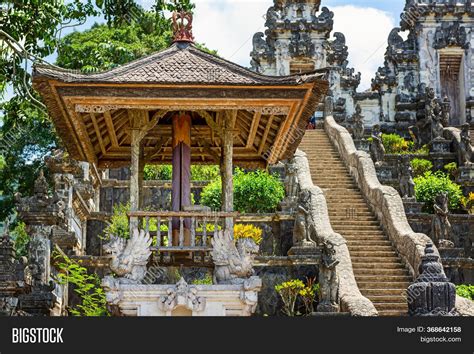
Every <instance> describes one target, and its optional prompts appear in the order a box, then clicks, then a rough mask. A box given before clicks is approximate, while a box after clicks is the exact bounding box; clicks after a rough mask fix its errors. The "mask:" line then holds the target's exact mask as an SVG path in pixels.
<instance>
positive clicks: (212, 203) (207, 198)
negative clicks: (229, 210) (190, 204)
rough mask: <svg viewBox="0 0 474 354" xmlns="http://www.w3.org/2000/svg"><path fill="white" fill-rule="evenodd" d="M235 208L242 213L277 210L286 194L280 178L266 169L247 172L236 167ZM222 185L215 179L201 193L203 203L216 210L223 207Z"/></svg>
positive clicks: (218, 179)
mask: <svg viewBox="0 0 474 354" xmlns="http://www.w3.org/2000/svg"><path fill="white" fill-rule="evenodd" d="M233 178H234V209H235V210H237V211H239V212H241V213H266V212H273V211H275V210H276V208H277V206H278V203H280V202H281V200H282V199H283V197H284V196H285V190H284V188H283V185H282V183H281V182H280V180H279V179H278V178H277V177H276V176H273V175H270V174H269V173H267V172H264V171H259V170H257V171H253V172H248V173H245V172H244V171H242V170H240V169H236V172H235V175H234V177H233ZM221 189H222V187H221V180H220V178H217V179H215V180H214V181H212V182H211V183H210V184H208V185H207V186H206V187H204V189H203V191H202V193H201V203H202V204H204V205H207V206H209V207H211V208H212V209H214V210H220V208H221V195H222V190H221Z"/></svg>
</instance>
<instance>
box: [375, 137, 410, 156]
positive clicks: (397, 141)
mask: <svg viewBox="0 0 474 354" xmlns="http://www.w3.org/2000/svg"><path fill="white" fill-rule="evenodd" d="M382 142H383V146H384V147H385V151H386V153H387V154H400V153H403V152H407V151H409V150H410V149H412V148H413V143H412V142H410V141H407V140H405V139H404V138H403V137H401V136H400V135H398V134H382Z"/></svg>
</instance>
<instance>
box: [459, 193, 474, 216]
mask: <svg viewBox="0 0 474 354" xmlns="http://www.w3.org/2000/svg"><path fill="white" fill-rule="evenodd" d="M462 205H463V206H464V208H466V210H467V211H468V212H469V214H473V213H474V192H471V193H469V195H468V196H467V197H463V198H462Z"/></svg>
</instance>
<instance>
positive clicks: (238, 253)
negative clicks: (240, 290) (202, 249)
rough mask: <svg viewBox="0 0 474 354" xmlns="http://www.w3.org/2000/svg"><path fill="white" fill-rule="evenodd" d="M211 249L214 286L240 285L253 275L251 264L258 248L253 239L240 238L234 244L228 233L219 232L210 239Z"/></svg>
mask: <svg viewBox="0 0 474 354" xmlns="http://www.w3.org/2000/svg"><path fill="white" fill-rule="evenodd" d="M212 247H213V250H212V251H211V257H212V260H213V261H214V264H215V268H214V276H213V282H214V284H242V283H244V281H245V280H246V279H247V278H249V277H250V276H252V275H253V274H254V270H253V267H252V263H253V260H254V258H255V255H256V254H257V253H258V246H257V245H256V243H255V241H254V240H253V239H250V238H241V239H239V240H238V241H237V244H236V243H235V242H234V240H233V239H232V237H231V235H230V232H226V231H220V232H219V233H218V234H217V236H215V237H214V238H213V239H212Z"/></svg>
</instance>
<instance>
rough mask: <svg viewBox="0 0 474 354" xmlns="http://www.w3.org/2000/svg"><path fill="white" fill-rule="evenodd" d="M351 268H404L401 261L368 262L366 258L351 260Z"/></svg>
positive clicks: (357, 269) (356, 269)
mask: <svg viewBox="0 0 474 354" xmlns="http://www.w3.org/2000/svg"><path fill="white" fill-rule="evenodd" d="M352 268H353V269H354V271H357V272H359V270H361V269H362V270H365V269H380V270H383V269H403V270H404V269H405V267H403V265H402V264H401V263H396V262H388V263H385V262H382V263H380V262H369V261H367V260H365V259H364V260H360V261H358V260H352Z"/></svg>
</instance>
